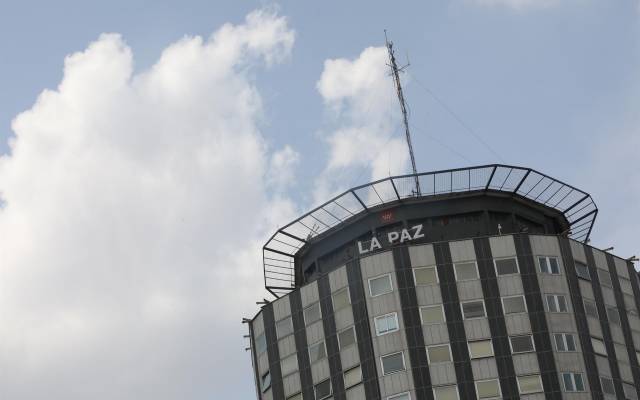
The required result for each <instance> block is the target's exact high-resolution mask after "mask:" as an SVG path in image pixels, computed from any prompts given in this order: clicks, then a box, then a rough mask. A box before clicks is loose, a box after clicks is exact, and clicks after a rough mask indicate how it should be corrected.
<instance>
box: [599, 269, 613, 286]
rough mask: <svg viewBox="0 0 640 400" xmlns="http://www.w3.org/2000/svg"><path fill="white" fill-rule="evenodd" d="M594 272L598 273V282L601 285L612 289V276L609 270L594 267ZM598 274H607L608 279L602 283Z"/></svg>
mask: <svg viewBox="0 0 640 400" xmlns="http://www.w3.org/2000/svg"><path fill="white" fill-rule="evenodd" d="M596 273H597V274H598V282H600V285H601V286H604V287H608V288H611V289H613V277H612V276H611V273H610V272H609V271H606V270H604V269H602V268H597V267H596ZM600 274H607V276H608V278H609V279H608V280H607V283H606V284H604V283H602V277H601V275H600Z"/></svg>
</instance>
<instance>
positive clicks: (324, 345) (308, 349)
mask: <svg viewBox="0 0 640 400" xmlns="http://www.w3.org/2000/svg"><path fill="white" fill-rule="evenodd" d="M320 343H322V346H323V347H324V357H320V358H318V359H317V360H315V361H311V347H315V346H317V345H319V344H320ZM307 352H308V353H309V364H311V365H313V364H315V363H317V362H318V361H321V360H324V359H325V358H327V341H326V340H324V339H322V340H320V341H318V342H315V343H313V344H310V345H309V346H308V347H307Z"/></svg>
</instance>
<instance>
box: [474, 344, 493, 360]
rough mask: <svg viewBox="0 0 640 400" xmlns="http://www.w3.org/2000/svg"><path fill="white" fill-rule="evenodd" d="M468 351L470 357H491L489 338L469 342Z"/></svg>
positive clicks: (491, 349) (491, 350) (491, 348)
mask: <svg viewBox="0 0 640 400" xmlns="http://www.w3.org/2000/svg"><path fill="white" fill-rule="evenodd" d="M469 353H470V355H471V358H482V357H491V356H492V355H493V347H492V346H491V340H480V341H477V342H469Z"/></svg>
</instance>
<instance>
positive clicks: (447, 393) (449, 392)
mask: <svg viewBox="0 0 640 400" xmlns="http://www.w3.org/2000/svg"><path fill="white" fill-rule="evenodd" d="M433 395H434V397H435V400H457V399H458V388H457V387H456V386H440V387H434V388H433Z"/></svg>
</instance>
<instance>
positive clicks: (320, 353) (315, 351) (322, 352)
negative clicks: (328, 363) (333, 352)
mask: <svg viewBox="0 0 640 400" xmlns="http://www.w3.org/2000/svg"><path fill="white" fill-rule="evenodd" d="M326 356H327V349H326V348H325V347H324V341H321V342H318V343H316V344H312V345H311V346H309V362H310V363H314V362H316V361H318V360H322V359H323V358H325V357H326Z"/></svg>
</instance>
